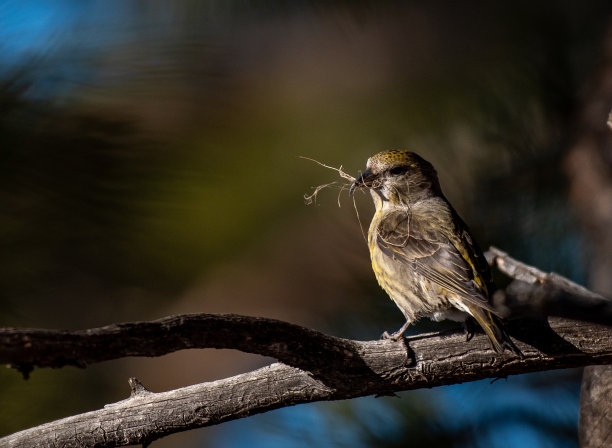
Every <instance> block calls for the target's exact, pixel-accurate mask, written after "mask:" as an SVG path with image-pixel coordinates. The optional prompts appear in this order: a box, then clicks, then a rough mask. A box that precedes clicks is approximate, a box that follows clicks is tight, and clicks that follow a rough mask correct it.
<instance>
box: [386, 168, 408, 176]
mask: <svg viewBox="0 0 612 448" xmlns="http://www.w3.org/2000/svg"><path fill="white" fill-rule="evenodd" d="M406 171H408V168H406V167H405V166H396V167H394V168H391V169H390V170H389V174H393V175H394V176H397V175H399V174H404V173H405V172H406Z"/></svg>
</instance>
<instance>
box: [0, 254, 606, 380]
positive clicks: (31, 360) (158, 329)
mask: <svg viewBox="0 0 612 448" xmlns="http://www.w3.org/2000/svg"><path fill="white" fill-rule="evenodd" d="M487 257H488V259H489V260H490V262H491V263H492V264H493V265H494V266H496V267H497V268H499V269H500V270H501V271H502V272H504V273H506V274H507V275H509V276H510V277H512V278H515V279H516V280H515V281H513V282H512V283H510V285H509V286H508V287H507V288H506V290H505V291H500V294H498V296H496V301H497V306H498V308H499V309H500V310H502V312H505V313H506V314H509V313H510V312H512V314H520V315H528V316H531V317H534V316H540V317H544V316H549V315H552V316H560V317H567V318H573V319H579V320H583V321H587V322H588V321H590V322H593V323H600V324H611V323H612V301H611V300H609V299H606V298H604V297H602V296H599V295H597V294H595V293H593V292H591V291H589V290H587V289H585V288H583V287H582V286H580V285H577V284H575V283H573V282H571V281H569V280H568V279H566V278H564V277H561V276H559V275H558V274H554V273H545V272H542V271H540V270H538V269H536V268H534V267H532V266H528V265H526V264H524V263H522V262H520V261H518V260H515V259H513V258H512V257H510V256H509V255H508V254H506V253H505V252H502V251H501V250H499V249H496V248H493V247H492V248H491V249H489V251H488V252H487ZM519 339H520V337H519ZM534 343H537V341H534ZM189 348H217V349H221V348H231V349H236V350H241V351H244V352H248V353H255V354H259V355H264V356H270V357H273V358H276V359H277V360H279V361H281V362H283V363H285V364H288V365H291V366H294V367H298V368H300V369H303V370H307V371H309V372H313V373H315V374H318V373H319V372H321V371H326V370H328V369H330V368H338V369H342V368H344V367H345V366H346V363H347V362H348V361H350V359H351V356H353V357H355V360H356V361H355V362H357V363H358V362H359V360H358V359H359V356H357V355H355V354H354V352H355V350H354V348H351V347H350V346H349V345H347V341H346V340H344V339H340V338H334V337H332V336H328V335H325V334H322V333H320V332H318V331H315V330H311V329H308V328H304V327H300V326H298V325H293V324H290V323H287V322H281V321H278V320H274V319H266V318H255V317H245V316H236V315H223V314H191V315H179V316H170V317H165V318H163V319H159V320H156V321H150V322H130V323H121V324H113V325H108V326H105V327H100V328H92V329H88V330H77V331H62V330H45V329H19V328H0V363H4V364H10V365H12V366H13V367H16V368H18V369H19V370H21V371H22V372H23V373H24V374H27V373H28V372H29V371H30V370H31V369H32V368H33V367H63V366H66V365H72V366H77V367H85V366H87V365H88V364H92V363H95V362H100V361H107V360H110V359H117V358H122V357H126V356H161V355H165V354H167V353H171V352H173V351H177V350H184V349H189ZM336 352H338V353H343V357H341V358H339V359H338V360H336V361H334V360H333V359H331V358H330V357H329V356H328V357H327V358H322V355H323V354H332V353H336ZM330 363H331V364H330Z"/></svg>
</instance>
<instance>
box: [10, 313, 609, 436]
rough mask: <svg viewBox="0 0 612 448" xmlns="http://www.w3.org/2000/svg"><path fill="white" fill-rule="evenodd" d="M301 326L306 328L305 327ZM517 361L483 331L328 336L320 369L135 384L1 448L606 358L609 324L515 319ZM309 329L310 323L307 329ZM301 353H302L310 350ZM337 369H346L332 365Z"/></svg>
mask: <svg viewBox="0 0 612 448" xmlns="http://www.w3.org/2000/svg"><path fill="white" fill-rule="evenodd" d="M304 330H306V329H304ZM509 330H510V332H511V334H513V335H521V338H520V339H521V340H524V341H530V342H535V345H537V346H538V347H539V348H536V347H535V346H534V345H531V344H527V343H523V342H519V343H518V345H519V347H520V348H521V350H522V351H523V353H524V354H525V357H524V358H523V359H520V358H518V357H516V356H515V355H513V354H510V353H506V354H503V355H499V354H496V353H495V352H493V351H492V350H491V348H490V345H489V342H488V341H487V339H486V337H485V336H484V335H477V336H475V337H474V339H472V340H471V341H469V342H466V341H465V337H464V335H463V334H460V333H455V334H450V335H448V334H447V335H433V336H432V335H425V336H421V337H413V338H412V339H409V340H408V341H407V342H408V345H409V349H407V348H406V346H405V345H404V342H403V341H398V342H393V341H387V340H383V341H371V342H359V341H349V340H343V339H339V338H332V337H329V338H330V339H331V340H332V341H333V344H332V345H331V346H330V347H331V348H329V349H321V350H319V351H318V355H319V356H320V357H321V359H319V360H317V361H316V362H315V361H310V362H311V363H313V364H315V365H324V364H326V365H327V366H328V368H327V369H325V370H323V369H320V370H319V373H318V374H316V375H311V374H310V373H308V372H306V371H303V370H301V369H297V368H295V367H290V366H287V365H285V364H280V363H277V364H273V365H271V366H268V367H265V368H263V369H259V370H256V371H253V372H250V373H246V374H242V375H238V376H235V377H232V378H227V379H223V380H219V381H214V382H210V383H203V384H198V385H194V386H189V387H185V388H181V389H177V390H174V391H170V392H162V393H152V392H149V391H147V390H146V389H144V388H143V387H142V385H139V383H137V382H136V381H132V382H131V384H132V389H133V394H132V397H130V398H129V399H127V400H124V401H121V402H118V403H114V404H112V405H107V406H105V407H104V409H100V410H97V411H93V412H88V413H85V414H81V415H76V416H73V417H68V418H65V419H62V420H58V421H55V422H52V423H47V424H45V425H42V426H38V427H36V428H32V429H28V430H25V431H21V432H18V433H15V434H13V435H10V436H7V437H5V438H3V439H0V445H1V446H7V447H25V446H38V445H41V446H42V445H44V446H50V447H53V446H62V447H77V446H98V447H111V446H119V445H127V444H135V443H147V442H150V441H152V440H155V439H157V438H160V437H163V436H165V435H168V434H171V433H174V432H179V431H185V430H188V429H192V428H198V427H203V426H210V425H214V424H217V423H221V422H224V421H228V420H233V419H237V418H241V417H246V416H248V415H252V414H256V413H260V412H265V411H268V410H272V409H276V408H279V407H284V406H290V405H294V404H298V403H307V402H313V401H321V400H338V399H345V398H353V397H358V396H365V395H371V394H383V395H384V394H391V393H394V392H397V391H402V390H410V389H418V388H423V387H428V388H429V387H434V386H440V385H445V384H452V383H459V382H466V381H473V380H478V379H481V378H498V377H505V376H507V375H511V374H518V373H525V372H533V371H539V370H549V369H556V368H566V367H576V366H583V365H591V364H610V363H612V329H611V328H610V327H607V326H604V325H597V324H588V323H583V322H577V321H571V320H567V319H560V318H552V319H550V327H549V326H548V325H547V324H546V323H545V322H542V321H528V320H523V321H516V322H513V323H512V324H511V325H510V328H509ZM308 331H309V330H308ZM311 354H312V353H309V354H308V355H306V354H305V353H302V354H301V355H302V357H304V358H305V357H307V356H310V355H311ZM338 366H342V368H338Z"/></svg>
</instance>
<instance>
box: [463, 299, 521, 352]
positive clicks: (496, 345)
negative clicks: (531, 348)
mask: <svg viewBox="0 0 612 448" xmlns="http://www.w3.org/2000/svg"><path fill="white" fill-rule="evenodd" d="M468 309H469V313H470V314H471V315H472V317H473V318H474V319H476V322H478V325H480V326H481V327H482V329H483V330H484V332H485V334H486V335H487V336H488V337H489V340H490V341H491V345H492V346H493V349H494V350H495V351H496V352H497V353H503V352H504V350H505V349H508V350H510V351H512V352H514V353H515V354H516V355H518V356H520V357H521V358H522V357H523V353H522V352H521V350H520V349H519V348H518V347H517V346H516V345H515V344H514V342H512V339H510V336H508V334H507V333H506V332H505V331H504V327H503V325H502V322H501V320H500V319H499V318H498V317H497V316H495V315H493V313H491V312H490V311H488V310H485V309H483V308H480V307H478V306H473V305H472V306H469V305H468Z"/></svg>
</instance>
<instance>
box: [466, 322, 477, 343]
mask: <svg viewBox="0 0 612 448" xmlns="http://www.w3.org/2000/svg"><path fill="white" fill-rule="evenodd" d="M476 325H477V324H476V321H475V320H474V318H473V317H471V316H468V317H467V318H466V319H465V320H464V321H463V331H464V333H465V342H468V341H469V340H471V339H472V338H473V337H474V333H475V332H476V331H478V327H477V326H476Z"/></svg>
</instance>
